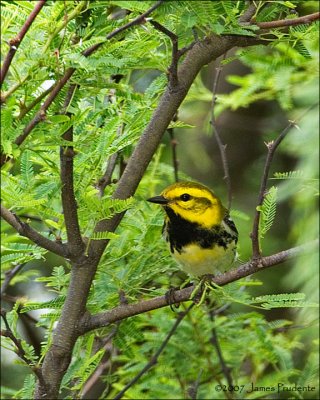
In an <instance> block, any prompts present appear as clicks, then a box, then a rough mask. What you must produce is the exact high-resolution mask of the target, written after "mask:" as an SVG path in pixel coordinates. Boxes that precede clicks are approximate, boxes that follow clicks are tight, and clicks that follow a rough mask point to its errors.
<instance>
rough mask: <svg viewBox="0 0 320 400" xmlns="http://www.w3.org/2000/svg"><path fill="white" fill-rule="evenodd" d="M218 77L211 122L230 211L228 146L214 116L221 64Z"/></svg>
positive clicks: (230, 193) (215, 82)
mask: <svg viewBox="0 0 320 400" xmlns="http://www.w3.org/2000/svg"><path fill="white" fill-rule="evenodd" d="M225 58H226V53H225V54H224V56H223V60H224V59H225ZM216 71H217V72H216V76H215V79H214V82H213V87H212V105H211V121H210V124H211V126H212V130H213V134H214V137H215V140H216V142H217V144H218V148H219V152H220V156H221V161H222V167H223V172H224V176H223V179H224V180H225V182H226V186H227V193H228V210H230V208H231V202H232V189H231V179H230V173H229V165H228V159H227V154H226V148H227V145H226V144H223V143H222V140H221V137H220V134H219V130H218V126H217V121H216V118H215V115H214V107H215V104H216V101H217V89H218V84H219V80H220V75H221V71H222V67H221V63H220V65H219V67H218V68H216Z"/></svg>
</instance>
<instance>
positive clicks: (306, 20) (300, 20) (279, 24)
mask: <svg viewBox="0 0 320 400" xmlns="http://www.w3.org/2000/svg"><path fill="white" fill-rule="evenodd" d="M318 19H320V12H316V13H313V14H308V15H303V16H302V17H297V18H290V19H279V20H277V21H268V22H255V25H257V26H258V27H259V28H261V29H272V28H283V27H286V26H295V25H304V24H311V23H312V22H314V21H317V20H318Z"/></svg>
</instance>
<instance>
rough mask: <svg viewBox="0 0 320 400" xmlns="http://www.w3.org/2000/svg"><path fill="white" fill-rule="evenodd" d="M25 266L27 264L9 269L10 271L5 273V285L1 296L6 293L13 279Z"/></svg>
mask: <svg viewBox="0 0 320 400" xmlns="http://www.w3.org/2000/svg"><path fill="white" fill-rule="evenodd" d="M25 265H26V264H18V265H15V266H14V267H13V268H11V269H9V270H8V271H5V272H4V281H3V284H2V285H1V296H3V295H4V294H5V293H6V291H7V289H8V286H9V285H10V282H11V281H12V279H13V278H14V277H15V276H16V275H17V274H18V273H19V272H20V271H21V270H22V268H23V267H24V266H25Z"/></svg>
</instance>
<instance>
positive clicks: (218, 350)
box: [209, 310, 233, 387]
mask: <svg viewBox="0 0 320 400" xmlns="http://www.w3.org/2000/svg"><path fill="white" fill-rule="evenodd" d="M209 314H210V318H211V321H212V322H213V323H214V316H215V314H214V310H212V311H211V312H210V313H209ZM210 342H211V344H212V345H213V347H214V348H215V349H216V353H217V356H218V359H219V363H220V365H221V371H222V373H223V375H224V377H225V378H226V381H227V383H228V386H231V387H232V386H233V381H232V376H231V370H230V368H229V367H228V366H227V364H226V362H225V360H224V357H223V354H222V350H221V347H220V343H219V339H218V334H217V330H216V328H215V326H213V327H212V330H211V338H210Z"/></svg>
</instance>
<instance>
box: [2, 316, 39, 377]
mask: <svg viewBox="0 0 320 400" xmlns="http://www.w3.org/2000/svg"><path fill="white" fill-rule="evenodd" d="M1 317H2V319H3V322H4V324H5V327H6V329H3V330H1V336H4V337H7V338H9V339H10V340H11V341H12V342H13V343H14V345H15V346H16V354H17V355H18V357H19V358H21V360H23V361H24V362H25V363H26V364H27V365H28V366H29V367H30V368H31V370H32V372H33V373H34V374H35V375H36V377H37V378H38V379H39V381H40V382H41V383H42V384H45V382H44V379H43V376H42V373H41V369H40V368H39V367H37V366H36V365H34V364H33V363H32V361H30V360H29V359H28V358H27V357H26V352H25V350H24V348H23V346H22V344H21V339H18V338H17V337H16V336H15V335H14V333H13V332H12V329H11V328H10V325H9V323H8V320H7V317H6V311H5V310H4V309H1Z"/></svg>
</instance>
